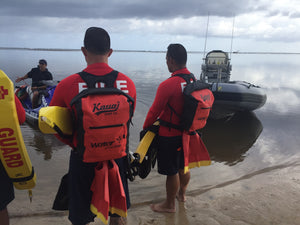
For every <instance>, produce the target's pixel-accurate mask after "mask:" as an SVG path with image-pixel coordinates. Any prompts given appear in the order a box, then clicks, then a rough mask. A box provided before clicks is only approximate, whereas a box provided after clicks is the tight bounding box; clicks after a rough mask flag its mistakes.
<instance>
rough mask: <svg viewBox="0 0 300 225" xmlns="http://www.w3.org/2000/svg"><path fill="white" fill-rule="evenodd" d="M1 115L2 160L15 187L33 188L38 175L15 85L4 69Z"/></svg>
mask: <svg viewBox="0 0 300 225" xmlns="http://www.w3.org/2000/svg"><path fill="white" fill-rule="evenodd" d="M0 115H1V116H0V158H1V162H2V164H3V166H4V168H5V170H6V172H7V174H8V176H9V177H10V178H11V179H12V181H13V184H14V186H15V188H17V189H31V188H33V187H34V186H35V182H36V175H35V173H34V171H33V167H32V165H31V161H30V158H29V156H28V153H27V150H26V147H25V144H24V140H23V136H22V133H21V129H20V126H19V120H18V115H17V111H16V105H15V93H14V85H13V83H12V81H11V80H10V79H9V78H8V77H7V76H6V74H5V73H4V72H3V71H2V70H0ZM0 185H1V184H0Z"/></svg>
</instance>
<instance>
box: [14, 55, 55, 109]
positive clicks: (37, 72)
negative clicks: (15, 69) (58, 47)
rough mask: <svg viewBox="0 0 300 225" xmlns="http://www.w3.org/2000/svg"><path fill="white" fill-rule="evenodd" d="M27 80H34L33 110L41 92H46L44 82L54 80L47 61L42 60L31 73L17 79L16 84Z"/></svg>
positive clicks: (32, 86)
mask: <svg viewBox="0 0 300 225" xmlns="http://www.w3.org/2000/svg"><path fill="white" fill-rule="evenodd" d="M27 78H31V79H32V84H31V91H32V92H33V95H32V108H36V107H37V103H38V97H39V90H44V89H45V88H46V85H44V84H43V83H41V82H40V81H42V80H52V79H53V77H52V74H51V73H50V72H49V71H48V69H47V61H46V60H45V59H40V61H39V65H38V66H37V67H35V68H32V69H31V71H30V72H28V73H27V74H26V75H25V76H23V77H19V78H17V79H16V82H17V83H18V82H20V81H22V80H25V79H27Z"/></svg>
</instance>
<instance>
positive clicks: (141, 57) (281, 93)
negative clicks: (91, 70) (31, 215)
mask: <svg viewBox="0 0 300 225" xmlns="http://www.w3.org/2000/svg"><path fill="white" fill-rule="evenodd" d="M202 56H203V55H202V54H189V55H188V68H189V69H190V70H191V71H192V72H193V73H194V74H195V75H196V76H197V77H199V75H200V72H201V71H200V70H201V63H202ZM40 58H45V59H47V61H48V68H49V70H50V71H51V72H52V74H53V75H54V78H55V79H57V80H61V79H63V78H64V77H66V76H67V75H70V74H72V73H75V72H79V71H81V70H82V69H83V68H84V67H85V61H84V58H83V57H82V55H81V52H79V51H78V52H50V51H48V52H47V51H19V50H10V51H7V50H0V69H2V70H3V71H4V72H6V74H8V76H9V77H10V78H11V79H12V80H15V78H16V77H17V76H23V75H24V74H26V73H27V72H28V71H29V70H30V69H31V68H32V67H34V66H36V65H37V62H38V60H39V59H40ZM299 60H300V55H232V64H233V71H232V77H231V79H232V80H244V81H248V82H251V83H254V84H256V85H259V86H261V87H264V88H266V91H267V97H268V99H267V103H266V104H265V106H263V108H261V109H259V110H256V111H255V112H254V113H244V114H238V115H235V116H234V117H233V118H231V119H229V120H225V121H224V120H223V121H208V124H207V126H206V127H205V128H204V129H203V140H204V142H205V143H206V145H207V148H208V151H209V153H210V155H211V158H212V160H213V163H212V165H211V166H209V167H202V168H196V169H193V170H192V179H191V185H190V186H189V193H188V194H189V195H197V194H200V193H201V192H202V191H203V190H206V189H208V188H212V187H216V186H217V185H222V184H223V183H226V182H228V181H233V180H238V179H239V178H241V177H243V176H244V175H247V174H252V173H254V172H258V173H264V171H266V170H267V169H268V168H272V167H273V166H277V165H283V166H289V165H290V164H292V163H294V162H298V161H299V159H300V152H299V145H300V137H299V133H300V126H299V124H300V112H299V111H300V110H299V109H300V64H299V63H298V62H299ZM110 65H111V66H112V67H114V68H115V69H117V70H119V71H122V72H123V73H125V74H127V75H128V76H130V77H131V78H132V80H133V81H134V82H135V84H136V88H137V106H136V112H135V116H134V119H133V124H134V125H133V127H131V133H130V135H131V136H130V150H131V151H135V148H136V147H137V144H138V136H139V131H140V130H141V128H142V124H143V122H144V119H145V115H146V113H147V111H148V109H149V107H150V105H151V104H152V101H153V99H154V96H155V92H156V88H157V86H158V84H159V83H160V82H161V81H162V80H164V79H166V78H167V77H168V76H169V73H168V71H167V67H166V64H165V54H163V53H121V52H115V53H114V54H113V55H112V56H111V58H110ZM21 128H22V133H23V137H24V140H25V143H26V146H27V150H28V152H29V154H30V157H31V159H32V163H33V165H34V167H35V170H36V172H37V176H38V180H37V182H38V183H37V186H36V188H35V189H34V193H35V198H36V199H37V201H35V202H34V203H33V204H37V205H38V204H39V201H40V200H43V199H45V193H47V195H48V196H49V195H50V196H53V197H54V195H55V193H56V190H57V187H58V184H59V181H60V178H61V176H62V175H63V174H64V173H66V171H67V168H68V157H69V152H70V149H69V148H68V147H67V146H64V145H63V144H61V143H60V142H59V141H57V140H56V139H55V138H54V137H53V136H51V135H43V134H41V133H40V132H39V131H38V130H35V129H33V128H32V127H30V126H28V125H26V124H25V125H22V126H21ZM130 191H131V198H132V203H133V208H134V207H135V206H137V205H138V204H137V203H139V204H148V203H149V202H150V201H152V200H153V199H157V198H160V197H163V196H164V177H162V176H158V175H157V172H156V169H154V170H153V171H152V172H151V174H150V175H149V177H147V178H146V179H145V180H141V179H139V178H137V179H136V180H135V181H134V182H132V183H130ZM51 204H52V203H51V202H50V203H49V205H47V204H42V205H41V211H43V210H44V211H47V210H50V207H51Z"/></svg>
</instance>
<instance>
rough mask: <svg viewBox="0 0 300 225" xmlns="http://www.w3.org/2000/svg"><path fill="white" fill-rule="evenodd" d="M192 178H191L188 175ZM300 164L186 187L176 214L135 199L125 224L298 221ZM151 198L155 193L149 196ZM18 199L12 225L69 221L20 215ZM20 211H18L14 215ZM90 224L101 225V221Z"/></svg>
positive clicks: (53, 214) (63, 215)
mask: <svg viewBox="0 0 300 225" xmlns="http://www.w3.org/2000/svg"><path fill="white" fill-rule="evenodd" d="M192 179H193V178H192ZM299 190H300V164H297V163H293V164H287V165H279V166H274V167H270V168H266V169H263V170H260V171H257V172H253V173H251V174H249V175H245V176H242V177H241V178H239V179H235V180H232V181H228V182H224V183H221V184H218V185H215V186H213V187H208V188H206V189H203V190H196V191H188V192H187V201H186V202H185V203H179V202H177V203H176V204H177V205H176V207H177V212H176V213H171V214H168V213H155V212H152V210H151V209H150V203H152V202H157V201H160V200H161V199H155V200H149V201H144V202H141V203H138V202H133V203H132V207H131V208H130V209H129V211H128V219H127V221H128V225H150V224H155V225H168V224H174V225H182V224H185V225H189V224H190V225H198V224H199V225H200V224H201V225H223V224H224V225H227V224H230V225H246V224H264V225H265V224H266V225H267V224H270V225H271V224H272V225H274V224H275V225H277V224H278V225H280V224H285V225H296V224H299V223H300V214H299V213H298V212H299V210H300V191H299ZM153 198H154V196H153ZM17 204H18V203H17V200H15V201H14V202H13V203H12V204H11V206H10V207H9V212H10V215H11V225H31V224H40V225H50V224H54V223H56V224H60V225H67V224H70V222H69V221H68V218H67V217H68V212H67V211H65V212H59V211H53V210H52V211H48V212H37V213H32V214H30V213H29V214H23V215H22V213H21V214H20V211H18V209H17ZM17 211H18V213H17ZM95 221H96V222H94V223H90V225H93V224H102V223H101V222H100V221H99V219H96V220H95Z"/></svg>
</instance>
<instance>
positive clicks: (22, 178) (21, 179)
mask: <svg viewBox="0 0 300 225" xmlns="http://www.w3.org/2000/svg"><path fill="white" fill-rule="evenodd" d="M33 177H34V169H33V167H32V170H31V174H30V175H29V176H27V177H20V178H10V179H11V181H12V182H15V183H18V182H26V181H29V180H31V179H32V178H33Z"/></svg>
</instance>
